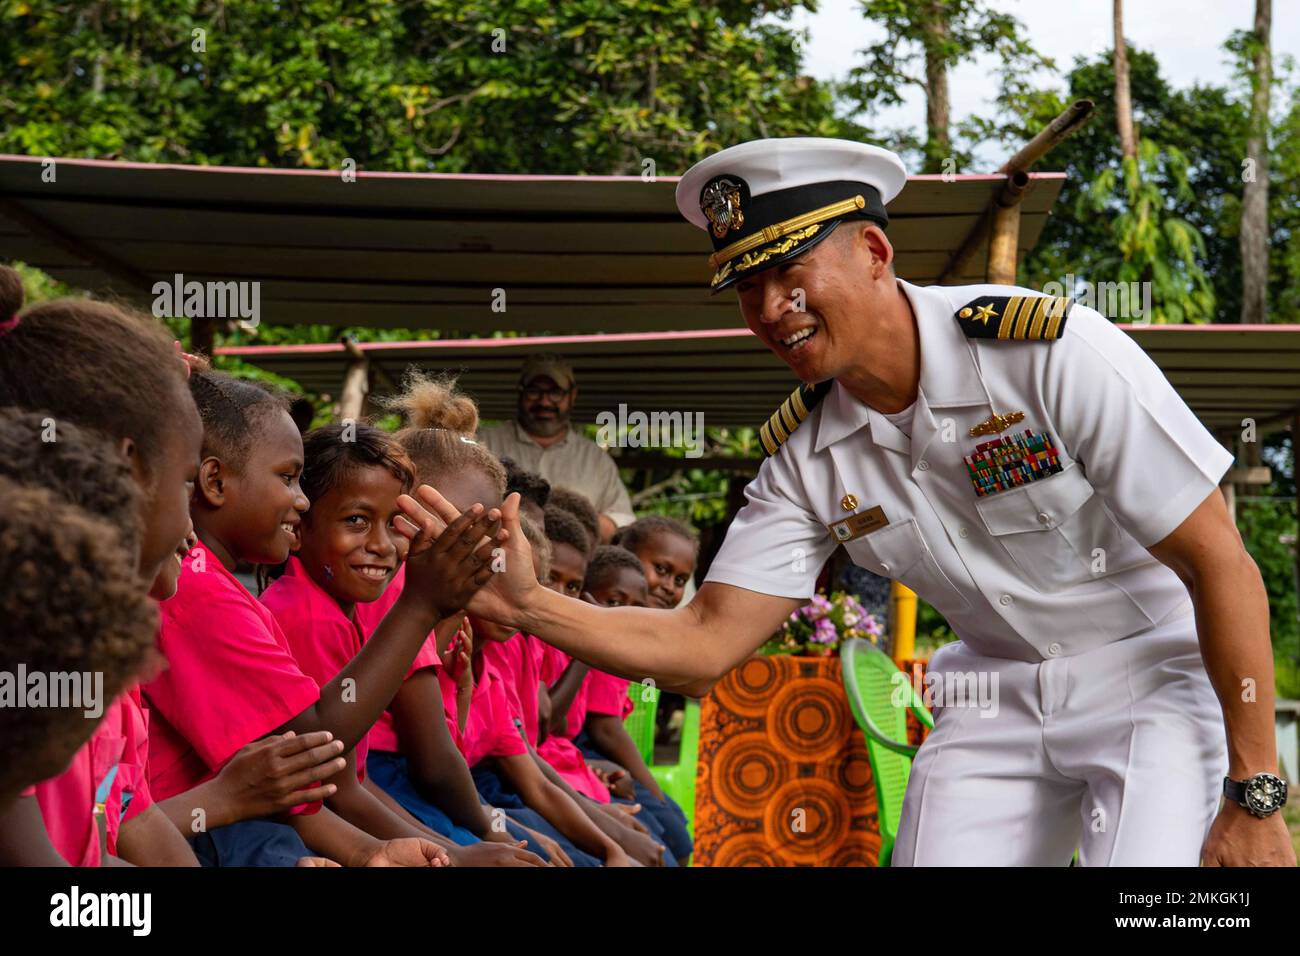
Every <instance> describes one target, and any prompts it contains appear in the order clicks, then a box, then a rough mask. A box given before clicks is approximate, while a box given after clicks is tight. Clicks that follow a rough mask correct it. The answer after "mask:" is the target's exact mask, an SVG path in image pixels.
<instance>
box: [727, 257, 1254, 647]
mask: <svg viewBox="0 0 1300 956" xmlns="http://www.w3.org/2000/svg"><path fill="white" fill-rule="evenodd" d="M899 286H900V287H901V288H902V289H903V291H904V292H905V294H906V295H907V297H908V299H909V300H910V301H911V303H912V308H913V310H914V311H915V314H916V321H917V326H918V330H919V337H920V348H921V376H920V388H919V394H918V395H917V400H916V407H915V413H914V416H913V418H912V437H911V439H910V440H909V439H908V437H907V436H906V435H904V434H903V433H902V432H900V431H899V430H898V429H897V428H895V427H894V426H893V425H892V424H891V423H890V422H889V420H888V419H887V418H886V416H885V415H883V414H882V413H880V412H878V411H876V410H874V409H872V408H869V407H868V406H866V405H864V404H863V403H861V402H860V401H858V400H857V399H855V398H853V397H852V396H851V395H849V394H848V392H846V391H845V390H844V389H843V388H842V387H841V386H840V384H839V383H838V382H837V383H835V384H834V385H833V387H832V388H831V390H830V391H829V392H828V393H827V395H826V396H825V398H824V399H823V400H822V401H821V403H820V404H819V405H818V406H817V407H816V408H815V409H813V410H812V412H811V414H810V415H809V417H808V419H807V420H806V421H804V422H803V423H802V424H801V425H800V426H799V427H798V428H796V429H795V430H794V432H793V434H791V435H790V437H789V439H788V440H787V441H786V442H785V443H784V444H783V445H782V446H781V447H780V448H779V449H778V450H777V453H776V454H775V455H773V456H772V457H770V458H769V459H768V460H767V461H765V462H764V463H763V465H762V467H761V468H760V469H759V472H758V475H757V476H756V477H755V478H754V480H753V481H752V482H751V483H750V484H749V486H748V487H747V488H746V489H745V495H746V498H747V499H748V503H747V504H746V505H745V507H743V508H742V509H741V511H740V513H739V514H738V515H737V516H736V519H735V521H733V522H732V525H731V527H730V529H729V531H728V533H727V538H726V541H725V542H724V543H723V546H722V549H721V550H720V551H719V553H718V556H717V557H716V558H715V559H714V561H713V564H712V566H711V567H710V568H709V573H708V576H707V579H706V580H709V581H718V582H721V583H724V584H732V585H735V586H737V587H741V588H746V589H748V590H751V591H758V592H761V593H764V594H773V595H778V596H781V597H792V598H808V597H811V596H812V594H813V590H814V587H815V582H816V578H817V574H818V572H819V571H820V570H821V568H822V565H823V564H824V563H825V561H826V559H827V558H828V557H829V556H830V554H831V552H832V551H833V550H834V549H835V547H836V545H837V544H838V542H837V541H836V540H835V539H834V538H833V537H832V535H831V534H830V532H829V531H828V527H829V526H830V525H831V524H832V523H834V522H837V521H841V520H842V519H844V518H846V517H847V516H848V515H849V512H848V511H846V510H844V508H843V507H842V506H841V499H842V498H843V497H844V496H845V495H848V494H851V495H854V496H855V497H856V498H857V499H858V505H857V507H856V509H854V510H855V512H857V513H861V512H863V511H866V510H868V509H871V508H873V507H875V506H880V507H881V508H882V509H883V510H884V514H885V518H886V519H887V521H888V524H886V525H884V526H883V527H879V528H877V529H875V530H873V531H871V532H870V533H868V534H865V535H863V536H861V537H858V538H856V539H854V540H852V541H848V542H845V544H844V547H845V549H846V550H847V551H848V553H849V556H850V557H851V558H852V559H853V560H854V562H855V563H857V564H859V565H861V566H862V567H864V568H867V569H869V570H871V571H874V572H875V573H877V574H880V575H883V576H885V577H889V578H895V579H897V580H899V581H901V582H902V583H904V584H906V585H907V586H908V587H910V588H912V589H913V590H914V591H916V592H917V594H919V595H920V596H921V597H922V598H924V599H925V600H926V601H928V602H929V603H930V604H932V605H933V606H934V607H935V608H936V609H937V610H938V611H939V612H940V613H941V614H943V615H944V617H945V618H946V619H947V620H948V623H949V625H950V626H951V627H952V629H953V631H954V632H955V633H956V634H957V635H958V636H960V637H961V638H962V639H963V640H964V641H965V642H966V644H967V645H968V646H969V647H971V648H972V649H973V650H975V651H977V652H979V653H983V654H987V655H989V656H993V657H1004V658H1013V659H1017V660H1025V661H1040V660H1044V659H1047V658H1052V657H1059V656H1068V655H1073V654H1079V653H1082V652H1084V651H1087V650H1091V649H1093V648H1096V647H1099V646H1102V645H1105V644H1108V643H1110V642H1113V641H1118V640H1122V639H1123V638H1126V637H1130V636H1132V635H1133V634H1136V633H1138V632H1141V631H1145V630H1148V629H1150V628H1151V627H1153V626H1154V625H1155V623H1156V622H1158V621H1161V620H1163V619H1166V618H1169V617H1171V616H1172V615H1173V614H1174V613H1175V612H1178V613H1186V612H1187V607H1186V605H1187V604H1188V603H1189V600H1188V595H1187V590H1186V588H1185V587H1184V585H1183V583H1182V582H1181V581H1180V580H1179V578H1178V577H1177V575H1175V574H1174V572H1173V571H1171V570H1169V569H1168V568H1166V567H1165V566H1164V565H1162V564H1161V563H1160V562H1158V561H1157V560H1156V559H1155V558H1154V557H1152V556H1151V554H1150V553H1149V552H1148V551H1147V550H1146V547H1147V546H1148V545H1151V544H1154V543H1156V542H1158V541H1160V540H1161V539H1162V538H1164V537H1166V536H1167V535H1168V534H1169V533H1170V532H1172V531H1173V530H1174V529H1175V528H1177V527H1178V526H1179V525H1180V524H1181V523H1182V522H1183V520H1184V519H1185V518H1186V517H1187V516H1188V515H1189V514H1191V512H1192V511H1193V510H1194V509H1195V508H1196V506H1197V505H1199V504H1200V503H1201V502H1202V501H1203V500H1204V499H1205V498H1206V496H1208V495H1209V494H1210V492H1211V491H1213V490H1214V489H1215V488H1216V486H1217V485H1218V482H1219V479H1220V478H1222V476H1223V474H1224V473H1225V472H1226V471H1227V469H1228V467H1229V465H1230V464H1231V463H1232V460H1233V459H1232V455H1231V454H1229V453H1228V451H1227V450H1226V449H1224V448H1223V446H1222V445H1220V444H1219V443H1218V441H1216V440H1215V438H1214V437H1213V436H1212V435H1211V434H1210V433H1209V432H1208V431H1207V430H1206V429H1205V427H1204V426H1203V425H1201V423H1200V422H1199V421H1198V420H1197V419H1196V417H1195V416H1194V415H1193V414H1192V412H1191V410H1190V409H1189V408H1188V407H1187V405H1186V404H1185V403H1184V402H1183V400H1182V399H1181V398H1180V397H1179V396H1178V394H1177V392H1175V391H1174V389H1173V386H1171V385H1170V384H1169V382H1168V380H1167V379H1166V378H1165V377H1164V375H1163V374H1162V373H1161V371H1160V370H1159V368H1158V367H1157V366H1156V365H1155V363H1154V362H1152V361H1151V359H1150V358H1148V357H1147V355H1146V353H1145V352H1143V351H1142V349H1141V348H1140V347H1139V346H1138V345H1137V344H1136V343H1135V342H1134V341H1133V340H1132V339H1130V338H1129V337H1128V336H1127V335H1126V334H1125V333H1123V332H1121V331H1120V330H1119V329H1117V328H1115V327H1114V326H1113V325H1111V323H1110V322H1109V321H1107V320H1106V319H1105V318H1104V317H1103V316H1101V315H1100V314H1098V313H1097V312H1095V311H1094V310H1092V309H1088V308H1085V307H1083V306H1080V305H1077V304H1076V305H1075V306H1074V307H1073V308H1072V309H1071V310H1070V314H1069V318H1068V319H1067V321H1066V324H1065V329H1064V332H1063V334H1062V335H1061V337H1060V338H1059V339H1057V340H1055V341H999V340H996V339H979V338H967V337H966V335H965V334H964V333H963V332H962V330H961V327H960V325H959V324H958V321H957V319H956V318H955V317H954V313H955V312H956V311H957V310H958V309H960V308H961V307H963V306H964V305H966V303H968V302H970V301H971V300H972V299H974V298H976V297H977V296H981V295H984V296H988V295H994V296H1008V295H1019V294H1024V295H1037V294H1038V293H1035V292H1033V291H1032V290H1028V289H1017V288H1013V287H1009V286H992V285H979V286H964V287H942V286H930V287H925V288H922V287H919V286H914V285H911V284H909V283H907V282H900V283H899ZM1013 411H1022V412H1024V415H1025V417H1024V420H1023V421H1021V422H1019V423H1017V424H1015V425H1013V426H1011V428H1010V429H1008V430H1007V431H1005V432H1003V433H1002V435H1012V434H1022V433H1023V432H1024V430H1025V429H1030V430H1032V431H1034V432H1045V433H1047V434H1048V435H1050V436H1051V438H1052V439H1053V441H1054V444H1055V446H1056V448H1057V450H1058V451H1059V453H1060V464H1061V465H1062V466H1064V470H1063V471H1061V472H1059V473H1057V474H1052V475H1048V476H1046V477H1042V478H1039V479H1037V480H1034V481H1030V482H1029V483H1027V484H1024V485H1021V486H1019V487H1015V488H1010V489H1008V490H1005V491H1000V492H996V493H993V494H990V495H987V496H985V497H979V496H977V494H976V492H975V487H974V485H973V484H972V481H971V478H970V476H969V473H968V469H967V466H966V463H965V456H966V455H969V454H971V453H972V452H973V451H974V449H975V446H976V445H978V444H982V443H984V442H986V441H989V440H990V439H994V438H998V437H1001V436H999V435H985V436H980V437H978V438H972V437H970V435H969V429H970V428H971V427H972V426H974V425H976V424H978V423H979V422H981V421H984V420H985V419H987V418H988V417H989V416H990V415H991V414H992V413H994V412H997V413H1000V414H1007V413H1008V412H1013Z"/></svg>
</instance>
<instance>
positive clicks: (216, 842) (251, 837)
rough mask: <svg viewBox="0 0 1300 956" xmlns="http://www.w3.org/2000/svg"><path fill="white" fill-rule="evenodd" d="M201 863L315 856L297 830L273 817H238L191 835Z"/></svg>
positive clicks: (281, 861)
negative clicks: (254, 818)
mask: <svg viewBox="0 0 1300 956" xmlns="http://www.w3.org/2000/svg"><path fill="white" fill-rule="evenodd" d="M191 845H192V846H193V847H194V855H195V856H196V857H198V858H199V865H200V866H297V865H298V861H299V860H300V859H302V858H303V857H304V856H314V855H315V854H313V853H312V852H311V850H309V849H307V844H305V843H303V842H302V837H300V836H298V831H297V830H295V829H294V828H293V827H291V826H289V825H288V824H287V823H276V822H275V821H274V820H241V821H239V822H238V823H231V824H227V825H226V826H224V827H217V828H215V829H213V830H208V831H206V832H204V833H200V834H199V835H198V836H196V837H195V838H194V842H193V844H191Z"/></svg>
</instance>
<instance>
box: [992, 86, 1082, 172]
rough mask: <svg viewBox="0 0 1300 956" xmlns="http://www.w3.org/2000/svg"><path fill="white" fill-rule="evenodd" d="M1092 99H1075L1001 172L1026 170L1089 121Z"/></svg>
mask: <svg viewBox="0 0 1300 956" xmlns="http://www.w3.org/2000/svg"><path fill="white" fill-rule="evenodd" d="M1092 107H1093V102H1092V100H1075V101H1074V102H1073V103H1071V104H1070V105H1069V107H1067V108H1066V110H1065V112H1063V113H1062V114H1061V115H1060V116H1058V117H1056V119H1054V120H1052V121H1051V122H1050V123H1048V124H1047V128H1046V129H1045V130H1043V131H1042V132H1041V133H1039V134H1038V135H1037V136H1035V137H1034V138H1033V139H1031V140H1030V141H1029V142H1027V143H1025V145H1024V146H1022V147H1020V151H1019V152H1018V153H1016V154H1015V155H1014V156H1012V157H1011V158H1010V159H1008V160H1007V161H1006V162H1005V163H1003V164H1002V165H1001V166H999V167H998V169H997V172H999V173H1012V172H1016V171H1017V170H1019V171H1021V172H1024V171H1026V170H1028V169H1029V167H1030V166H1032V165H1034V163H1036V162H1038V161H1039V160H1040V159H1042V158H1043V156H1045V155H1046V154H1047V152H1048V150H1050V149H1051V148H1052V147H1053V146H1055V145H1056V144H1057V143H1059V142H1060V141H1061V140H1063V139H1065V137H1067V136H1069V135H1070V134H1071V133H1073V132H1074V131H1075V130H1077V129H1078V128H1079V127H1080V126H1082V125H1083V124H1084V123H1086V122H1087V121H1088V117H1089V116H1090V115H1091V114H1092Z"/></svg>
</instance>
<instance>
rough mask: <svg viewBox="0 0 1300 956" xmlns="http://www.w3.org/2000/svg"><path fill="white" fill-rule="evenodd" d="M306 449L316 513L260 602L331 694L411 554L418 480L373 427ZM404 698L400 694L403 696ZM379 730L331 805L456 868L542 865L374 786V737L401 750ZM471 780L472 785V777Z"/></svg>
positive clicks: (311, 436) (426, 659) (338, 431)
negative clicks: (409, 496)
mask: <svg viewBox="0 0 1300 956" xmlns="http://www.w3.org/2000/svg"><path fill="white" fill-rule="evenodd" d="M303 449H304V469H303V478H302V487H303V493H304V494H306V495H307V496H308V497H309V499H310V500H311V501H312V502H313V505H312V508H311V510H309V511H308V512H307V514H306V515H304V516H303V519H302V524H301V525H300V527H299V529H298V539H299V549H298V554H297V556H296V557H291V558H289V561H288V563H287V565H286V568H285V570H284V572H283V574H282V575H281V576H280V577H278V578H277V579H276V580H275V581H274V583H272V584H271V585H270V587H268V588H267V589H266V591H265V592H264V593H263V594H262V603H263V604H265V605H266V606H267V607H268V608H269V609H270V610H271V612H272V614H274V615H275V618H276V620H277V622H278V623H279V624H280V627H281V629H282V630H283V632H284V636H285V639H286V640H287V641H288V644H289V648H290V650H291V651H292V652H293V655H294V657H295V658H296V659H297V662H298V664H299V665H300V666H301V667H302V669H303V671H304V672H305V673H307V674H308V675H309V676H310V677H312V679H313V680H315V681H316V683H317V684H318V685H320V686H321V687H324V686H325V685H327V684H328V683H329V682H330V680H331V679H332V678H333V677H334V675H335V674H337V673H338V672H339V671H341V670H342V669H343V668H344V667H345V666H346V665H347V664H348V662H349V661H350V660H351V659H352V658H354V657H355V656H356V655H357V654H358V653H360V651H361V648H362V645H363V644H364V643H365V640H366V637H367V635H366V634H365V632H364V630H363V627H362V625H361V624H360V623H359V622H358V620H357V617H356V608H357V607H358V606H364V605H365V604H368V603H371V602H374V601H376V600H377V599H379V598H380V597H381V596H382V595H383V593H384V590H385V587H386V586H387V585H388V584H389V582H390V581H391V579H392V578H393V577H394V576H395V575H396V573H397V569H398V566H399V564H400V563H401V562H402V560H403V559H404V558H405V556H406V547H407V541H406V538H405V537H404V536H403V535H402V534H400V533H399V532H398V531H397V530H396V527H395V521H396V519H397V516H398V515H399V513H400V512H399V510H398V508H397V497H398V496H399V495H401V494H405V493H406V492H408V491H409V490H410V489H411V486H412V483H413V481H414V478H415V472H414V466H413V465H412V463H411V460H410V458H409V457H408V456H407V453H406V451H405V450H404V449H403V448H402V446H401V445H400V444H399V443H398V441H397V440H395V439H394V438H393V437H392V436H390V435H388V434H387V433H385V432H383V431H380V430H379V429H377V428H373V427H371V426H369V425H364V424H362V425H349V426H342V425H327V426H325V427H323V428H318V429H315V430H314V431H311V432H308V433H307V435H306V436H304V438H303ZM439 628H441V629H442V630H443V631H444V633H445V635H446V636H447V637H450V635H451V634H454V633H455V631H456V630H457V619H456V618H454V617H449V618H447V619H446V620H444V621H443V622H441V623H440V624H439ZM435 642H436V631H435V635H434V636H431V637H429V638H428V639H427V640H426V641H425V644H424V646H423V647H422V648H421V649H420V652H419V653H418V654H417V655H416V658H415V660H414V662H413V663H412V665H411V667H410V668H409V669H408V672H407V675H406V680H405V681H404V682H403V684H402V688H403V689H405V688H406V687H407V685H408V684H409V683H410V680H411V677H412V675H413V674H414V673H416V672H418V671H420V670H422V669H424V668H428V667H436V666H438V664H439V663H440V662H439V661H438V658H437V653H436V643H435ZM401 694H402V691H401V690H399V691H398V694H397V696H398V697H400V696H401ZM395 700H396V698H395ZM431 703H432V702H431ZM442 710H443V708H442V704H441V701H437V706H436V709H431V710H427V711H425V713H424V714H423V715H422V716H423V720H424V721H425V722H428V723H431V724H433V726H434V729H435V730H436V729H437V728H438V727H439V726H443V725H442V722H441V721H438V720H434V721H429V715H430V714H435V715H438V716H439V717H440V716H441V715H442ZM386 713H387V712H386ZM381 725H383V720H382V718H381V721H380V723H379V724H376V725H375V727H373V728H371V730H370V731H369V733H368V734H367V735H366V736H364V737H363V738H362V739H361V741H360V742H358V744H357V746H356V748H355V750H354V751H353V752H352V753H351V754H349V755H348V763H349V768H350V769H351V771H352V772H351V773H345V774H342V775H340V777H339V788H338V791H337V793H336V794H334V795H333V796H332V797H331V798H330V799H329V800H327V801H326V805H327V806H329V807H330V808H331V809H333V810H334V811H335V812H337V813H338V814H339V815H340V816H342V817H343V818H344V819H345V820H348V821H349V822H351V823H353V824H354V825H356V826H357V827H359V828H360V829H362V830H365V831H367V832H369V833H371V834H372V835H375V836H383V837H390V836H392V837H398V836H420V837H427V838H429V839H431V840H433V841H434V842H442V841H444V840H446V842H445V843H444V848H445V849H446V850H447V853H448V856H449V857H450V858H451V860H452V862H453V863H455V864H456V865H458V866H473V865H494V864H495V865H507V866H513V865H520V866H526V865H534V866H535V865H541V863H542V860H541V859H540V858H538V857H536V856H535V855H534V854H532V853H528V852H526V851H522V850H521V849H520V848H519V847H518V846H516V845H509V846H507V845H496V844H493V845H480V844H481V841H480V839H479V838H478V837H477V836H474V835H473V834H472V833H468V832H465V833H464V837H466V838H467V839H462V840H454V839H452V840H447V837H448V836H449V835H450V834H449V833H447V832H446V830H445V829H441V828H439V827H437V826H430V825H429V824H428V823H426V822H425V821H424V820H423V819H422V818H421V817H420V815H419V814H412V813H409V812H408V811H407V810H406V809H405V808H404V807H403V806H402V804H401V803H400V801H396V800H394V799H393V798H392V797H391V796H390V795H389V793H388V791H387V790H386V789H383V788H381V787H377V786H375V785H374V784H373V783H368V782H367V781H366V766H367V754H368V753H369V749H370V741H371V739H372V738H378V740H379V743H380V744H386V745H388V749H390V750H393V749H396V735H395V733H394V731H393V725H392V719H391V718H389V722H388V724H387V725H386V726H381ZM444 729H445V727H444ZM456 759H459V758H458V757H457V758H456ZM464 777H465V780H466V782H468V778H469V774H468V771H465V773H464ZM470 791H471V793H472V792H473V788H472V784H471V785H470ZM475 809H476V810H478V815H477V816H478V819H477V820H475V821H474V822H476V823H477V824H478V829H479V831H480V832H485V833H486V832H487V830H488V827H487V820H486V815H485V814H484V813H483V812H482V810H481V808H480V807H478V806H477V801H476V800H475ZM448 822H449V821H448ZM462 832H464V831H462ZM506 842H509V838H506V840H503V843H506Z"/></svg>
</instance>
